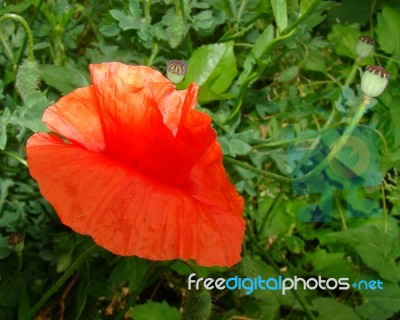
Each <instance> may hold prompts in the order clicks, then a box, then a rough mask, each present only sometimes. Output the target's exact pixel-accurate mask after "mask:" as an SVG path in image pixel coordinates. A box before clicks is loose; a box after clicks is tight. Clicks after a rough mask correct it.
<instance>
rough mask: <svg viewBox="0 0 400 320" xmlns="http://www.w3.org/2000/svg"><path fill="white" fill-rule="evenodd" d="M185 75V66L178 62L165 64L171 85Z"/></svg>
mask: <svg viewBox="0 0 400 320" xmlns="http://www.w3.org/2000/svg"><path fill="white" fill-rule="evenodd" d="M185 74H186V64H185V63H184V62H183V61H180V60H171V61H169V62H168V63H167V78H168V79H169V81H171V82H172V83H175V84H177V83H179V82H181V81H182V80H183V78H184V77H185Z"/></svg>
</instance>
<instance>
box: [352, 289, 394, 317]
mask: <svg viewBox="0 0 400 320" xmlns="http://www.w3.org/2000/svg"><path fill="white" fill-rule="evenodd" d="M355 310H356V312H357V313H358V314H359V315H360V316H361V317H362V319H373V320H386V319H389V318H390V317H392V316H393V314H394V313H396V312H399V311H400V287H399V285H398V283H389V282H385V283H384V284H383V290H367V291H364V292H363V304H362V305H361V306H357V307H356V308H355ZM392 319H394V318H392Z"/></svg>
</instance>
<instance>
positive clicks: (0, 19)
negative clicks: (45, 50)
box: [0, 13, 34, 61]
mask: <svg viewBox="0 0 400 320" xmlns="http://www.w3.org/2000/svg"><path fill="white" fill-rule="evenodd" d="M6 19H12V20H15V21H18V22H19V23H20V24H21V25H22V26H23V27H24V29H25V33H26V37H27V38H28V48H29V54H28V60H29V61H33V60H34V53H33V34H32V30H31V28H30V27H29V25H28V22H26V20H25V19H24V18H22V17H21V16H19V15H17V14H13V13H6V14H4V15H2V16H1V17H0V23H1V22H3V21H4V20H6Z"/></svg>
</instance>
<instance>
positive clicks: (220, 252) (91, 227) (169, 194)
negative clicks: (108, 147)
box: [27, 133, 244, 266]
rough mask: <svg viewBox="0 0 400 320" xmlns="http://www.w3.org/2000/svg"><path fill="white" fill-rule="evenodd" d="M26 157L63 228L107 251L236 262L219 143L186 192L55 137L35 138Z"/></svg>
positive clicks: (235, 214)
mask: <svg viewBox="0 0 400 320" xmlns="http://www.w3.org/2000/svg"><path fill="white" fill-rule="evenodd" d="M27 155H28V163H29V170H30V173H31V175H32V176H33V177H34V178H35V179H36V180H38V182H39V186H40V191H41V192H42V194H43V195H44V196H45V198H46V199H47V200H48V201H49V202H50V203H51V204H52V205H53V206H54V208H55V209H56V211H57V213H58V215H59V216H60V219H61V220H62V222H63V223H64V224H66V225H68V226H70V227H71V228H72V229H74V230H75V231H77V232H79V233H82V234H89V235H91V236H92V237H93V238H94V240H95V241H96V242H97V243H98V244H99V245H101V246H103V247H104V248H106V249H108V250H110V251H111V252H114V253H116V254H120V255H137V256H140V257H143V258H148V259H152V260H170V259H176V258H181V259H195V260H196V261H197V262H198V263H199V264H200V265H203V266H214V265H219V266H232V265H233V264H235V263H237V262H238V261H239V260H240V251H241V243H242V240H243V235H244V220H243V219H242V217H241V212H242V209H243V200H242V198H241V197H239V196H238V195H237V193H236V191H235V190H234V188H233V186H232V185H231V184H230V183H229V180H228V179H227V177H226V174H225V172H224V170H223V167H222V162H221V159H222V158H221V154H220V150H219V146H218V144H217V143H216V142H215V143H213V144H212V145H211V146H210V148H208V149H207V151H206V152H205V153H204V156H203V157H201V158H200V159H199V161H198V163H197V164H196V166H195V167H194V168H193V170H192V171H191V173H190V175H189V180H188V181H187V185H186V187H187V188H186V187H185V188H178V187H176V186H174V185H171V184H168V183H166V182H165V183H164V182H160V181H159V180H157V179H154V178H153V177H151V176H148V175H146V174H143V172H141V171H140V170H138V169H137V168H135V167H132V166H129V165H127V164H125V163H123V162H121V161H119V160H116V159H113V158H110V157H109V156H107V155H106V154H104V153H96V152H91V151H88V150H86V149H85V148H83V147H82V146H80V145H76V144H66V143H65V142H64V141H63V140H62V139H60V138H58V137H56V136H55V135H52V134H47V133H37V134H34V135H33V136H32V137H31V138H30V139H29V140H28V143H27ZM205 170H208V171H209V172H210V173H211V175H208V173H207V171H205ZM213 174H215V175H217V177H215V176H212V175H213ZM192 193H193V195H192ZM211 193H212V196H211V197H210V194H211Z"/></svg>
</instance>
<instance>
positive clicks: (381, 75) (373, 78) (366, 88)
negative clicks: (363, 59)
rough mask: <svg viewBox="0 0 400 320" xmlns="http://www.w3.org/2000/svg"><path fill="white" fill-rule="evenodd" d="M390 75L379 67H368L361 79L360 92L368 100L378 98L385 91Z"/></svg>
mask: <svg viewBox="0 0 400 320" xmlns="http://www.w3.org/2000/svg"><path fill="white" fill-rule="evenodd" d="M389 79H390V74H389V72H387V71H386V70H385V68H383V67H380V66H368V67H367V68H366V69H365V71H364V74H363V76H362V78H361V90H362V92H363V93H364V95H366V96H367V97H369V98H375V97H377V96H379V95H380V94H381V93H382V92H383V90H385V88H386V86H387V84H388V82H389Z"/></svg>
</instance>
